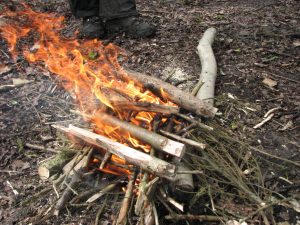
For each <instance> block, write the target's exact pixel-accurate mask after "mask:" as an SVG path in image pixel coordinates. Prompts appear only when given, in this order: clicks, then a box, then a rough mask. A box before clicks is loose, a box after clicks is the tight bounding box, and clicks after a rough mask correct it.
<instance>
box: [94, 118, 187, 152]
mask: <svg viewBox="0 0 300 225" xmlns="http://www.w3.org/2000/svg"><path fill="white" fill-rule="evenodd" d="M95 116H97V118H99V119H100V120H101V121H102V122H103V123H104V124H108V125H111V126H114V127H119V128H120V130H122V131H127V132H129V133H130V134H131V135H132V136H133V137H135V138H138V139H139V140H141V141H144V142H146V143H148V144H150V145H151V146H152V147H154V148H155V149H157V150H160V151H163V152H166V153H168V154H171V155H174V156H177V157H178V158H181V157H182V156H183V155H184V153H185V145H184V144H182V143H180V142H177V141H173V140H171V139H169V138H166V137H164V136H162V135H159V134H157V133H154V132H151V131H149V130H147V129H144V128H142V127H139V126H136V125H134V124H131V123H128V122H125V121H122V120H119V119H118V118H116V117H113V116H110V115H108V114H106V113H98V114H96V115H95Z"/></svg>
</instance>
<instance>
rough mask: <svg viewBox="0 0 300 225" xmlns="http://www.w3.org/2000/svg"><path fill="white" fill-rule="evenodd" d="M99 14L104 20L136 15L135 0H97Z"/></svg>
mask: <svg viewBox="0 0 300 225" xmlns="http://www.w3.org/2000/svg"><path fill="white" fill-rule="evenodd" d="M99 2H100V3H99V4H100V7H99V16H100V17H101V18H103V19H105V20H111V19H116V18H122V17H128V16H137V15H138V13H137V11H136V5H135V0H99Z"/></svg>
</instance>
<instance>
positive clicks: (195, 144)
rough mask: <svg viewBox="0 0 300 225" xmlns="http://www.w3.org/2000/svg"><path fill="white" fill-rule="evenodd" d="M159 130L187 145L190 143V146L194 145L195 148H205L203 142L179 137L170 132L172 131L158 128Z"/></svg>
mask: <svg viewBox="0 0 300 225" xmlns="http://www.w3.org/2000/svg"><path fill="white" fill-rule="evenodd" d="M159 132H160V133H162V134H163V135H166V136H167V137H170V138H173V139H175V140H177V141H180V142H182V143H185V144H187V145H191V146H194V147H197V148H200V149H205V148H206V145H205V144H203V143H200V142H197V141H194V140H191V139H188V138H184V137H180V136H178V135H176V134H172V133H169V132H167V131H164V130H160V131H159Z"/></svg>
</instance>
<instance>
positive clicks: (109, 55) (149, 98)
mask: <svg viewBox="0 0 300 225" xmlns="http://www.w3.org/2000/svg"><path fill="white" fill-rule="evenodd" d="M22 8H23V10H19V11H14V12H12V11H9V10H7V9H5V10H4V12H2V15H3V18H4V19H5V23H0V34H1V36H2V37H3V38H4V39H6V41H7V42H8V46H9V51H10V52H11V54H12V56H13V57H14V58H16V56H17V55H18V50H17V47H16V46H17V43H18V40H19V39H20V38H21V37H25V36H32V37H35V38H34V41H35V43H34V45H33V47H32V44H33V43H32V44H31V46H27V47H23V49H22V52H23V54H24V56H25V57H26V59H27V60H28V61H29V62H32V63H39V62H42V63H44V64H45V67H46V68H47V69H48V70H49V71H51V72H52V73H54V74H56V75H57V76H58V77H59V78H60V80H61V81H62V82H61V84H62V85H63V86H64V88H65V89H67V90H68V91H69V92H70V93H71V94H72V96H74V98H75V100H76V102H77V103H78V108H79V110H80V111H81V112H82V113H83V115H89V118H93V119H92V121H93V123H94V125H95V131H96V132H97V133H99V134H102V135H105V136H107V137H109V138H111V139H113V140H116V141H119V142H121V143H125V144H126V143H127V142H128V141H129V142H131V144H132V145H133V146H135V147H139V148H143V149H144V150H145V151H147V152H148V151H149V149H150V146H148V145H145V144H143V143H140V141H138V140H136V139H135V138H133V137H131V136H130V135H129V134H128V133H127V134H125V135H124V134H122V135H121V134H120V133H119V130H118V128H116V127H111V126H108V125H105V124H104V123H103V121H101V118H95V116H94V117H93V115H96V114H97V112H100V111H104V110H106V109H109V108H110V109H111V110H112V111H113V112H114V113H115V114H116V115H117V116H118V117H119V118H121V119H123V118H128V116H129V114H128V112H122V111H121V110H119V109H118V108H115V107H113V106H112V103H111V100H112V99H113V98H114V96H110V95H108V94H107V93H106V92H105V91H104V90H105V89H112V90H115V92H116V93H121V95H122V96H126V98H127V99H131V100H132V101H140V102H151V103H156V104H164V105H172V106H174V104H173V103H172V102H170V101H168V100H166V99H165V98H166V94H165V93H164V92H163V90H161V93H162V95H163V96H164V101H162V100H161V99H160V98H159V97H157V96H155V95H154V94H153V93H151V92H150V91H148V90H144V88H143V87H142V85H140V84H138V83H136V82H134V81H132V80H130V79H128V75H127V74H126V72H125V71H124V70H123V69H122V67H121V66H120V65H119V62H118V57H119V56H120V55H124V52H123V50H121V49H120V48H119V47H117V46H115V45H113V44H108V45H104V44H103V43H102V42H101V41H99V40H89V41H78V40H76V39H75V38H71V39H66V38H64V37H61V35H60V32H61V31H62V29H63V28H64V17H62V16H57V15H55V14H53V13H40V12H35V11H33V10H32V9H30V8H29V7H28V6H26V5H22ZM36 37H38V38H36ZM154 116H155V113H148V112H139V113H138V114H136V115H135V116H134V117H131V118H130V120H131V122H132V123H134V124H137V125H142V126H144V127H146V128H147V129H151V122H152V120H153V118H154Z"/></svg>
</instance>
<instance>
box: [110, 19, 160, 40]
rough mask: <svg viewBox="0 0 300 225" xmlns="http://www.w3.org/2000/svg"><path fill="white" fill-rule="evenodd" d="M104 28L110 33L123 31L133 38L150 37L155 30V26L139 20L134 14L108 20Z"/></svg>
mask: <svg viewBox="0 0 300 225" xmlns="http://www.w3.org/2000/svg"><path fill="white" fill-rule="evenodd" d="M106 29H107V31H108V32H110V33H117V32H125V33H126V34H128V35H129V36H131V37H133V38H145V37H151V36H153V35H154V34H155V32H156V28H155V26H153V25H151V24H149V23H146V22H143V21H141V20H140V19H139V18H138V17H136V16H129V17H124V18H118V19H112V20H109V21H107V23H106Z"/></svg>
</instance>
